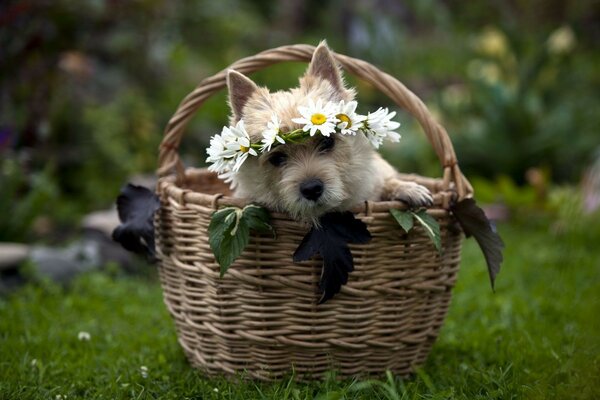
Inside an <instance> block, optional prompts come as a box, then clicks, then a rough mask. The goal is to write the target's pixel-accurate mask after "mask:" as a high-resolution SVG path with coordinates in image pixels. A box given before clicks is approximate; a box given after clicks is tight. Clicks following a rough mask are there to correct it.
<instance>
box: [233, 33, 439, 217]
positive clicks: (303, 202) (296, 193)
mask: <svg viewBox="0 0 600 400" xmlns="http://www.w3.org/2000/svg"><path fill="white" fill-rule="evenodd" d="M227 87H228V89H229V106H230V108H231V116H230V123H231V125H232V126H233V125H235V124H236V123H238V122H239V121H240V120H241V119H243V122H244V125H245V129H246V131H247V132H248V135H249V137H250V139H251V141H252V142H260V141H261V139H262V132H263V131H264V127H265V126H267V125H268V123H269V122H270V121H271V119H272V118H273V115H275V116H276V117H277V118H278V120H279V123H280V125H279V129H280V130H281V131H293V130H295V129H300V128H301V125H300V124H298V123H297V122H295V121H294V120H297V117H298V116H299V115H298V109H299V107H302V106H305V105H306V104H307V103H309V102H313V103H315V102H319V101H320V102H322V103H323V102H336V103H337V102H340V101H342V100H343V101H345V102H346V103H348V102H351V101H352V100H354V98H355V95H356V92H355V90H354V89H352V88H346V86H345V84H344V80H343V76H342V73H341V70H340V67H339V66H338V65H337V63H336V61H335V59H334V57H333V55H332V54H331V51H330V49H329V48H328V46H327V44H326V43H325V42H322V43H321V44H319V46H318V47H317V48H316V49H315V51H314V53H313V56H312V60H311V62H310V64H309V66H308V69H307V70H306V73H305V74H304V76H302V77H301V78H300V79H299V86H298V87H297V88H293V89H291V90H288V91H277V92H274V93H271V92H270V91H269V90H268V89H267V88H264V87H259V86H257V85H256V84H255V83H254V82H253V81H252V80H251V79H249V78H248V77H246V76H244V75H243V74H241V73H239V72H237V71H234V70H229V71H228V73H227ZM232 180H233V181H232V187H233V188H234V196H236V197H242V198H246V199H248V200H250V201H252V202H256V203H258V204H261V205H263V206H266V207H269V208H271V209H273V210H276V211H279V212H284V213H287V214H289V215H290V216H292V218H294V219H296V220H301V221H307V222H311V221H312V222H313V223H318V219H319V217H320V216H322V215H323V214H325V213H328V212H332V211H346V210H349V209H351V208H353V207H354V206H357V205H359V204H361V203H363V202H364V201H366V200H373V201H381V200H400V201H402V202H404V203H406V204H407V205H408V206H409V207H415V208H416V207H422V206H429V205H431V204H432V203H433V199H432V196H431V193H430V192H429V190H428V189H427V188H425V187H424V186H422V185H419V184H416V183H414V182H408V181H403V180H401V179H399V178H398V173H397V171H396V170H395V169H394V168H393V167H392V166H391V165H390V164H389V163H388V162H386V161H385V160H384V159H383V158H382V157H381V156H380V155H379V153H378V152H377V151H376V150H375V149H374V148H373V146H371V144H370V142H369V139H368V138H367V137H366V136H365V135H363V134H356V135H341V134H331V135H330V136H324V135H314V136H312V137H310V138H309V140H307V141H305V142H302V143H286V144H285V145H281V146H276V147H274V148H273V149H272V150H271V151H268V152H263V153H262V154H259V155H257V156H256V157H248V159H247V160H245V163H244V165H243V167H242V168H240V169H239V171H238V172H237V173H236V174H235V175H234V176H233V177H232Z"/></svg>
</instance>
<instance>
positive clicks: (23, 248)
mask: <svg viewBox="0 0 600 400" xmlns="http://www.w3.org/2000/svg"><path fill="white" fill-rule="evenodd" d="M29 250H30V249H29V246H27V245H25V244H21V243H0V271H3V270H6V269H9V268H13V267H16V266H18V265H19V264H21V263H22V262H23V261H25V260H27V257H28V256H29Z"/></svg>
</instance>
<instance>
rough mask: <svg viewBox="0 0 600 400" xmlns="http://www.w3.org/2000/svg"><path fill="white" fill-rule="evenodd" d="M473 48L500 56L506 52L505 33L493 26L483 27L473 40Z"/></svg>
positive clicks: (486, 53) (489, 54) (490, 54)
mask: <svg viewBox="0 0 600 400" xmlns="http://www.w3.org/2000/svg"><path fill="white" fill-rule="evenodd" d="M475 49H476V50H477V51H479V52H481V53H482V54H485V55H488V56H493V57H502V56H504V55H505V54H507V53H508V41H507V40H506V35H505V34H504V32H502V31H501V30H499V29H497V28H495V27H488V28H485V30H484V31H483V33H482V34H481V35H480V36H479V37H477V39H476V40H475Z"/></svg>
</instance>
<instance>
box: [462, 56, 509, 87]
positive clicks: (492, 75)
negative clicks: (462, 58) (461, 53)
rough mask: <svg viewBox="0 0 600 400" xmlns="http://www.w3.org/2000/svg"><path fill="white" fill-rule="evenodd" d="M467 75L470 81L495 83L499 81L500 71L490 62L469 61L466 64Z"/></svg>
mask: <svg viewBox="0 0 600 400" xmlns="http://www.w3.org/2000/svg"><path fill="white" fill-rule="evenodd" d="M467 74H468V75H469V77H470V78H471V79H476V80H482V81H485V82H487V83H497V82H498V81H499V80H500V77H501V75H502V71H500V67H498V65H496V64H494V63H492V62H488V61H483V60H477V59H476V60H471V61H469V64H467Z"/></svg>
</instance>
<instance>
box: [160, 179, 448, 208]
mask: <svg viewBox="0 0 600 400" xmlns="http://www.w3.org/2000/svg"><path fill="white" fill-rule="evenodd" d="M202 175H204V176H209V177H213V178H216V177H217V174H215V173H214V172H210V171H209V170H208V169H207V168H194V167H190V168H186V169H185V171H184V177H185V179H184V181H183V182H180V179H179V177H178V176H177V175H176V174H171V175H167V176H163V177H161V178H159V180H158V182H157V184H156V191H157V192H158V193H161V194H164V195H166V196H167V197H170V198H173V199H176V200H177V201H178V203H179V204H195V205H199V206H204V207H210V208H213V209H215V210H217V209H219V208H221V207H227V206H234V207H240V208H243V207H245V206H247V205H249V204H252V202H251V201H249V200H248V199H245V198H240V197H233V196H228V195H226V194H223V193H216V194H212V193H206V192H201V191H197V190H194V189H191V188H186V187H185V186H186V184H187V183H189V182H190V181H191V180H193V178H197V177H199V176H202ZM400 177H401V179H403V180H408V181H419V183H421V184H423V182H424V181H425V183H426V186H429V188H430V190H432V189H433V190H432V192H433V204H432V205H431V206H429V207H423V208H426V209H427V212H428V213H429V214H432V215H437V214H440V216H441V215H446V214H447V212H448V211H449V210H450V206H451V205H452V204H453V203H454V202H455V201H456V200H457V199H458V194H457V192H456V190H455V188H454V185H450V187H449V188H445V187H444V181H443V178H430V177H425V176H422V175H418V174H400ZM180 185H181V186H180ZM267 209H268V208H267ZM391 209H399V210H406V209H409V207H408V206H407V205H406V203H404V202H402V201H373V200H366V201H364V204H362V205H359V206H355V207H353V208H351V209H350V210H349V211H351V212H353V213H355V214H365V215H371V214H372V213H374V212H388V211H389V210H391ZM269 211H270V212H272V213H274V214H280V215H285V214H282V213H277V212H274V210H271V209H269Z"/></svg>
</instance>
